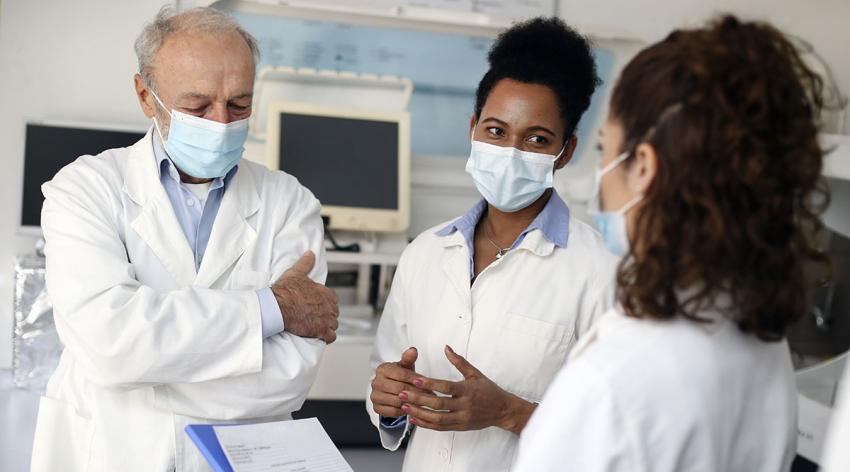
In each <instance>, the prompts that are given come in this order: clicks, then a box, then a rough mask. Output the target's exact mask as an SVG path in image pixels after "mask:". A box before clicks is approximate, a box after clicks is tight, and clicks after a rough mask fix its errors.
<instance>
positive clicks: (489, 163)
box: [466, 129, 567, 213]
mask: <svg viewBox="0 0 850 472" xmlns="http://www.w3.org/2000/svg"><path fill="white" fill-rule="evenodd" d="M474 134H475V130H474V129H473V135H474ZM566 147H567V145H566V143H565V144H564V148H563V149H561V152H559V153H558V155H557V156H553V155H551V154H541V153H536V152H529V151H522V150H519V149H516V148H512V147H503V146H495V145H493V144H488V143H483V142H481V141H475V140H472V149H471V150H470V153H469V160H468V161H467V162H466V172H468V173H469V174H470V175H471V176H472V180H473V181H474V182H475V187H476V188H478V191H479V192H480V193H481V195H482V196H483V197H484V199H485V200H487V202H488V203H489V204H491V205H493V206H494V207H496V208H498V209H499V210H501V211H504V212H507V213H513V212H515V211H519V210H522V209H523V208H525V207H527V206H529V205H531V204H532V203H534V202H535V201H536V200H537V199H538V198H540V196H541V195H543V192H545V191H546V189H548V188H551V187H552V174H553V173H554V171H555V162H556V161H557V160H558V158H560V157H561V155H562V154H563V153H564V149H566Z"/></svg>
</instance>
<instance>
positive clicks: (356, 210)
mask: <svg viewBox="0 0 850 472" xmlns="http://www.w3.org/2000/svg"><path fill="white" fill-rule="evenodd" d="M268 113H269V115H268V125H267V126H268V129H267V135H266V136H267V142H266V149H267V165H268V167H269V168H270V169H275V170H282V171H284V172H286V173H288V174H291V175H293V176H295V177H296V178H298V180H299V181H300V182H301V184H302V185H304V186H305V187H307V188H308V189H310V191H312V192H313V194H314V195H315V196H316V198H318V199H319V201H320V202H321V203H322V216H324V217H326V218H327V220H328V225H329V227H330V228H331V229H342V230H362V231H381V232H403V231H406V230H407V227H408V225H409V222H410V116H409V114H408V113H407V112H403V111H373V110H362V109H352V108H337V107H328V106H317V105H310V104H299V103H293V102H273V103H271V104H270V105H269V112H268Z"/></svg>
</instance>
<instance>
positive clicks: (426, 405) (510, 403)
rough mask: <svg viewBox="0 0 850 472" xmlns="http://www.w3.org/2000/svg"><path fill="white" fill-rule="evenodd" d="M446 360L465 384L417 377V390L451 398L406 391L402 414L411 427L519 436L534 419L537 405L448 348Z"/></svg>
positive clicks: (415, 381)
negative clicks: (491, 431)
mask: <svg viewBox="0 0 850 472" xmlns="http://www.w3.org/2000/svg"><path fill="white" fill-rule="evenodd" d="M445 351H446V357H447V358H448V360H449V362H451V363H452V365H454V366H455V368H456V369H457V370H458V371H459V372H460V373H461V374H463V377H464V380H462V381H459V382H450V381H448V380H435V379H430V378H427V377H421V376H418V377H416V378H415V379H413V380H412V383H413V385H414V386H415V387H417V390H419V389H423V390H432V391H434V392H438V393H442V394H444V395H449V396H438V395H436V394H433V393H422V392H421V391H417V390H403V391H402V392H401V393H399V395H398V396H399V400H401V401H402V406H401V408H400V409H401V411H402V412H404V413H405V414H407V415H409V417H410V423H411V424H414V425H416V426H417V427H420V428H427V429H434V430H438V431H472V430H479V429H484V428H487V427H490V426H496V427H499V428H502V429H505V430H507V431H511V432H513V433H516V434H519V433H520V432H521V431H522V429H523V428H524V427H525V424H526V423H527V422H528V419H529V418H530V417H531V413H532V412H533V411H534V408H535V406H536V405H535V404H534V403H531V402H527V401H525V400H523V399H521V398H519V397H517V396H516V395H513V394H511V393H508V392H506V391H504V390H502V389H501V388H500V387H499V386H498V385H496V384H495V383H494V382H493V381H492V380H490V379H488V378H487V377H486V376H485V375H484V374H482V373H481V371H479V370H478V369H476V368H475V367H474V366H473V365H472V364H470V363H469V362H468V361H467V360H466V359H464V358H463V357H462V356H459V355H458V354H456V353H455V352H454V351H453V350H452V348H451V347H449V346H446V350H445Z"/></svg>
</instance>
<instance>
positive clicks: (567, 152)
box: [555, 135, 578, 170]
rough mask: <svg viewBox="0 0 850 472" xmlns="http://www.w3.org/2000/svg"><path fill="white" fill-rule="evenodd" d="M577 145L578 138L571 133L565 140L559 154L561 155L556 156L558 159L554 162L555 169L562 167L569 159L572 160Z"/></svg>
mask: <svg viewBox="0 0 850 472" xmlns="http://www.w3.org/2000/svg"><path fill="white" fill-rule="evenodd" d="M577 146H578V138H577V137H576V135H573V136H572V137H571V138H570V140H569V141H567V145H566V147H564V153H563V154H561V157H559V158H558V161H557V162H555V170H558V169H563V168H564V166H565V165H567V164H569V163H570V161H571V160H573V154H574V153H575V152H576V147H577Z"/></svg>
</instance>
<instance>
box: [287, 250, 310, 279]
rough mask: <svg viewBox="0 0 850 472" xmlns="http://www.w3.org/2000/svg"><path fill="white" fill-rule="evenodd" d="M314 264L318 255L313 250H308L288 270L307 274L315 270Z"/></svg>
mask: <svg viewBox="0 0 850 472" xmlns="http://www.w3.org/2000/svg"><path fill="white" fill-rule="evenodd" d="M314 265H316V255H315V254H313V251H307V252H305V253H304V255H302V256H301V258H300V259H298V260H297V261H296V262H295V264H294V265H293V266H292V267H290V268H289V270H287V271H286V272H288V273H295V274H300V275H307V274H309V273H310V271H311V270H313V266H314Z"/></svg>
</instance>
